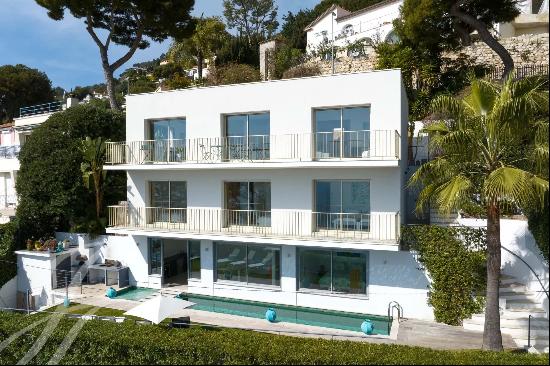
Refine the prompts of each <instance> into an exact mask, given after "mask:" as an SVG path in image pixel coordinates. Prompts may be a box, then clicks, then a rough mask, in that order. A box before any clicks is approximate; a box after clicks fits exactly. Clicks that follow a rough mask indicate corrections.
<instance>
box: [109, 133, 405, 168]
mask: <svg viewBox="0 0 550 366" xmlns="http://www.w3.org/2000/svg"><path fill="white" fill-rule="evenodd" d="M400 142H401V136H400V135H399V133H398V132H397V131H395V130H372V131H341V130H337V131H336V130H335V131H332V132H318V133H304V134H287V135H254V136H252V135H250V136H230V137H208V138H195V139H186V140H142V141H130V142H108V143H107V164H113V165H116V164H132V165H133V164H155V163H162V164H168V163H226V162H267V161H312V160H335V159H363V160H369V159H370V160H380V159H388V160H396V159H397V160H398V159H400V156H401V151H400Z"/></svg>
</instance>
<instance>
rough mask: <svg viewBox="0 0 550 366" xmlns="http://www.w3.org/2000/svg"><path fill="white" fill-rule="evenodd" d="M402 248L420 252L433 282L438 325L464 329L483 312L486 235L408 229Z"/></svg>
mask: <svg viewBox="0 0 550 366" xmlns="http://www.w3.org/2000/svg"><path fill="white" fill-rule="evenodd" d="M401 235H402V238H401V240H402V245H403V246H404V247H406V248H408V249H412V250H415V251H417V252H418V254H419V261H420V263H422V265H423V266H424V267H425V268H426V269H427V271H428V273H429V276H430V278H431V280H432V282H431V285H430V293H429V299H428V302H429V304H430V305H431V306H433V308H434V316H435V319H436V321H438V322H441V323H445V324H450V325H462V320H464V319H468V318H470V317H471V316H472V314H475V313H479V312H481V310H482V309H483V305H484V301H483V297H481V296H479V293H481V292H482V291H483V288H484V286H485V271H486V269H485V267H484V265H485V260H486V259H485V255H486V254H485V251H486V248H485V231H484V230H480V229H472V228H465V227H461V228H457V227H441V226H433V225H420V226H404V227H403V230H402V234H401Z"/></svg>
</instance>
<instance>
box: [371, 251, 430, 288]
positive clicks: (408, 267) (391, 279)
mask: <svg viewBox="0 0 550 366" xmlns="http://www.w3.org/2000/svg"><path fill="white" fill-rule="evenodd" d="M370 264H371V269H370V271H369V285H376V286H387V287H401V288H410V289H418V290H426V291H427V290H428V285H429V284H430V281H429V279H428V277H427V276H426V273H425V272H424V271H423V270H421V269H420V268H421V265H420V263H419V262H418V260H417V259H416V255H415V254H414V253H411V252H385V251H371V252H370Z"/></svg>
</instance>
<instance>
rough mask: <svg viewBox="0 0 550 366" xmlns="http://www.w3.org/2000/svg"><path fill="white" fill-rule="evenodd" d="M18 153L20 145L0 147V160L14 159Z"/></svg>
mask: <svg viewBox="0 0 550 366" xmlns="http://www.w3.org/2000/svg"><path fill="white" fill-rule="evenodd" d="M20 151H21V146H20V145H10V146H0V159H15V158H17V157H18V156H19V152H20Z"/></svg>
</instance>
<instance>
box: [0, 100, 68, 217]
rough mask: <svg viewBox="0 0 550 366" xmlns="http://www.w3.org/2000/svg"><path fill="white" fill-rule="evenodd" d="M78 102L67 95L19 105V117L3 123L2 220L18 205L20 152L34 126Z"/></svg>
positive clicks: (0, 167) (0, 146) (0, 145)
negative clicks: (17, 190) (53, 99)
mask: <svg viewBox="0 0 550 366" xmlns="http://www.w3.org/2000/svg"><path fill="white" fill-rule="evenodd" d="M76 104H78V99H76V98H68V99H67V100H66V102H65V103H62V102H51V103H45V104H40V105H33V106H29V107H22V108H20V112H19V117H18V118H15V119H14V121H13V122H11V123H7V124H4V125H1V126H0V214H1V215H2V217H1V218H0V221H2V222H5V221H6V220H7V221H9V217H10V216H12V215H14V213H15V208H16V207H17V201H18V200H17V192H16V191H15V181H16V179H17V172H18V171H19V159H18V156H19V151H20V150H21V146H23V145H24V144H25V140H26V138H27V136H29V135H30V134H31V132H32V130H33V129H34V128H36V127H37V126H39V125H40V124H42V123H44V122H45V121H46V120H47V119H48V118H49V117H50V116H51V115H52V114H53V113H55V112H58V111H60V110H63V109H66V108H69V107H71V106H74V105H76Z"/></svg>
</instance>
